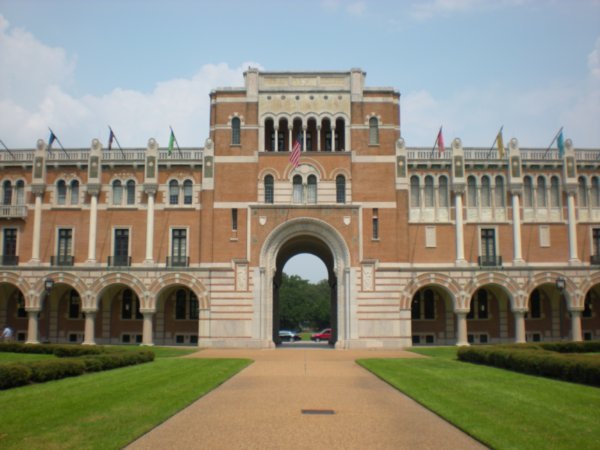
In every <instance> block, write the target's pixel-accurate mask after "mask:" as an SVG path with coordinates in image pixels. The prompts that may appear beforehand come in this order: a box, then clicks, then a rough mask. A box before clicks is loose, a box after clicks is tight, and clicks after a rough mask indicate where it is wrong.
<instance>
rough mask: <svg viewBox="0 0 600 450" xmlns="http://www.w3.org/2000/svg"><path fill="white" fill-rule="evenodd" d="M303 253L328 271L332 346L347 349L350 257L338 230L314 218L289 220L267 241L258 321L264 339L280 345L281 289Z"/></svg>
mask: <svg viewBox="0 0 600 450" xmlns="http://www.w3.org/2000/svg"><path fill="white" fill-rule="evenodd" d="M300 253H309V254H312V255H314V256H316V257H318V258H319V259H321V261H323V263H324V264H325V267H326V268H327V274H328V277H327V279H328V283H329V286H330V290H331V328H332V335H331V340H330V341H329V343H330V344H331V345H335V346H336V347H341V348H345V347H346V346H347V341H348V340H349V337H350V312H349V308H350V297H349V296H350V289H349V284H350V254H349V251H348V247H347V245H346V243H345V241H344V239H343V237H342V236H341V235H340V233H339V232H338V231H337V230H336V229H334V228H333V227H332V226H331V225H329V224H327V223H326V222H324V221H321V220H318V219H311V218H299V219H294V220H289V221H287V222H286V223H284V224H281V225H280V226H278V227H277V228H275V229H274V230H273V231H272V232H271V234H270V235H269V236H268V237H267V239H266V240H265V243H264V245H263V248H262V251H261V255H260V267H261V273H262V274H263V276H264V278H263V280H262V292H263V295H261V299H260V302H261V305H260V306H261V307H260V308H259V311H260V316H259V317H258V318H257V319H258V321H259V323H260V334H261V338H262V339H264V340H265V341H267V342H266V345H267V346H269V345H275V344H277V343H278V342H279V323H278V318H279V287H280V286H281V278H282V273H283V267H284V266H285V263H286V262H287V261H288V260H289V259H290V258H292V257H294V256H295V255H298V254H300Z"/></svg>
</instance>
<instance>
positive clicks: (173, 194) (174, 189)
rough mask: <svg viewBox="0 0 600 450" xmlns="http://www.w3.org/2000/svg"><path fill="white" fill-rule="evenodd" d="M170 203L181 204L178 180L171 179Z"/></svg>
mask: <svg viewBox="0 0 600 450" xmlns="http://www.w3.org/2000/svg"><path fill="white" fill-rule="evenodd" d="M169 204H170V205H178V204H179V183H178V182H177V180H171V181H169Z"/></svg>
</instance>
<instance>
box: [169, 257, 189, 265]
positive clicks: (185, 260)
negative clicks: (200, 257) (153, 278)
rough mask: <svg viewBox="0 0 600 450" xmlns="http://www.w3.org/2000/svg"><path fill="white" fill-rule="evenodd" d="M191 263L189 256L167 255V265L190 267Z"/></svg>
mask: <svg viewBox="0 0 600 450" xmlns="http://www.w3.org/2000/svg"><path fill="white" fill-rule="evenodd" d="M189 265H190V257H189V256H167V267H188V266H189Z"/></svg>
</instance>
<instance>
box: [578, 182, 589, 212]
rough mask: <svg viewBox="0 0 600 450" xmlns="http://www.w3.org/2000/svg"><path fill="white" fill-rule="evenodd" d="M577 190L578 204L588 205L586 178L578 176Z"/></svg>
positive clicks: (581, 205)
mask: <svg viewBox="0 0 600 450" xmlns="http://www.w3.org/2000/svg"><path fill="white" fill-rule="evenodd" d="M577 184H578V191H579V206H580V207H587V206H588V192H587V180H586V178H585V177H579V180H578V183H577Z"/></svg>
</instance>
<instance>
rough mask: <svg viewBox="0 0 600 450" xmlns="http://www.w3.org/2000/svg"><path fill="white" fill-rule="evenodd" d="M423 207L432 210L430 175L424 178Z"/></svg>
mask: <svg viewBox="0 0 600 450" xmlns="http://www.w3.org/2000/svg"><path fill="white" fill-rule="evenodd" d="M425 206H426V207H428V208H433V206H434V201H433V177H432V176H431V175H427V176H426V177H425Z"/></svg>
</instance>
